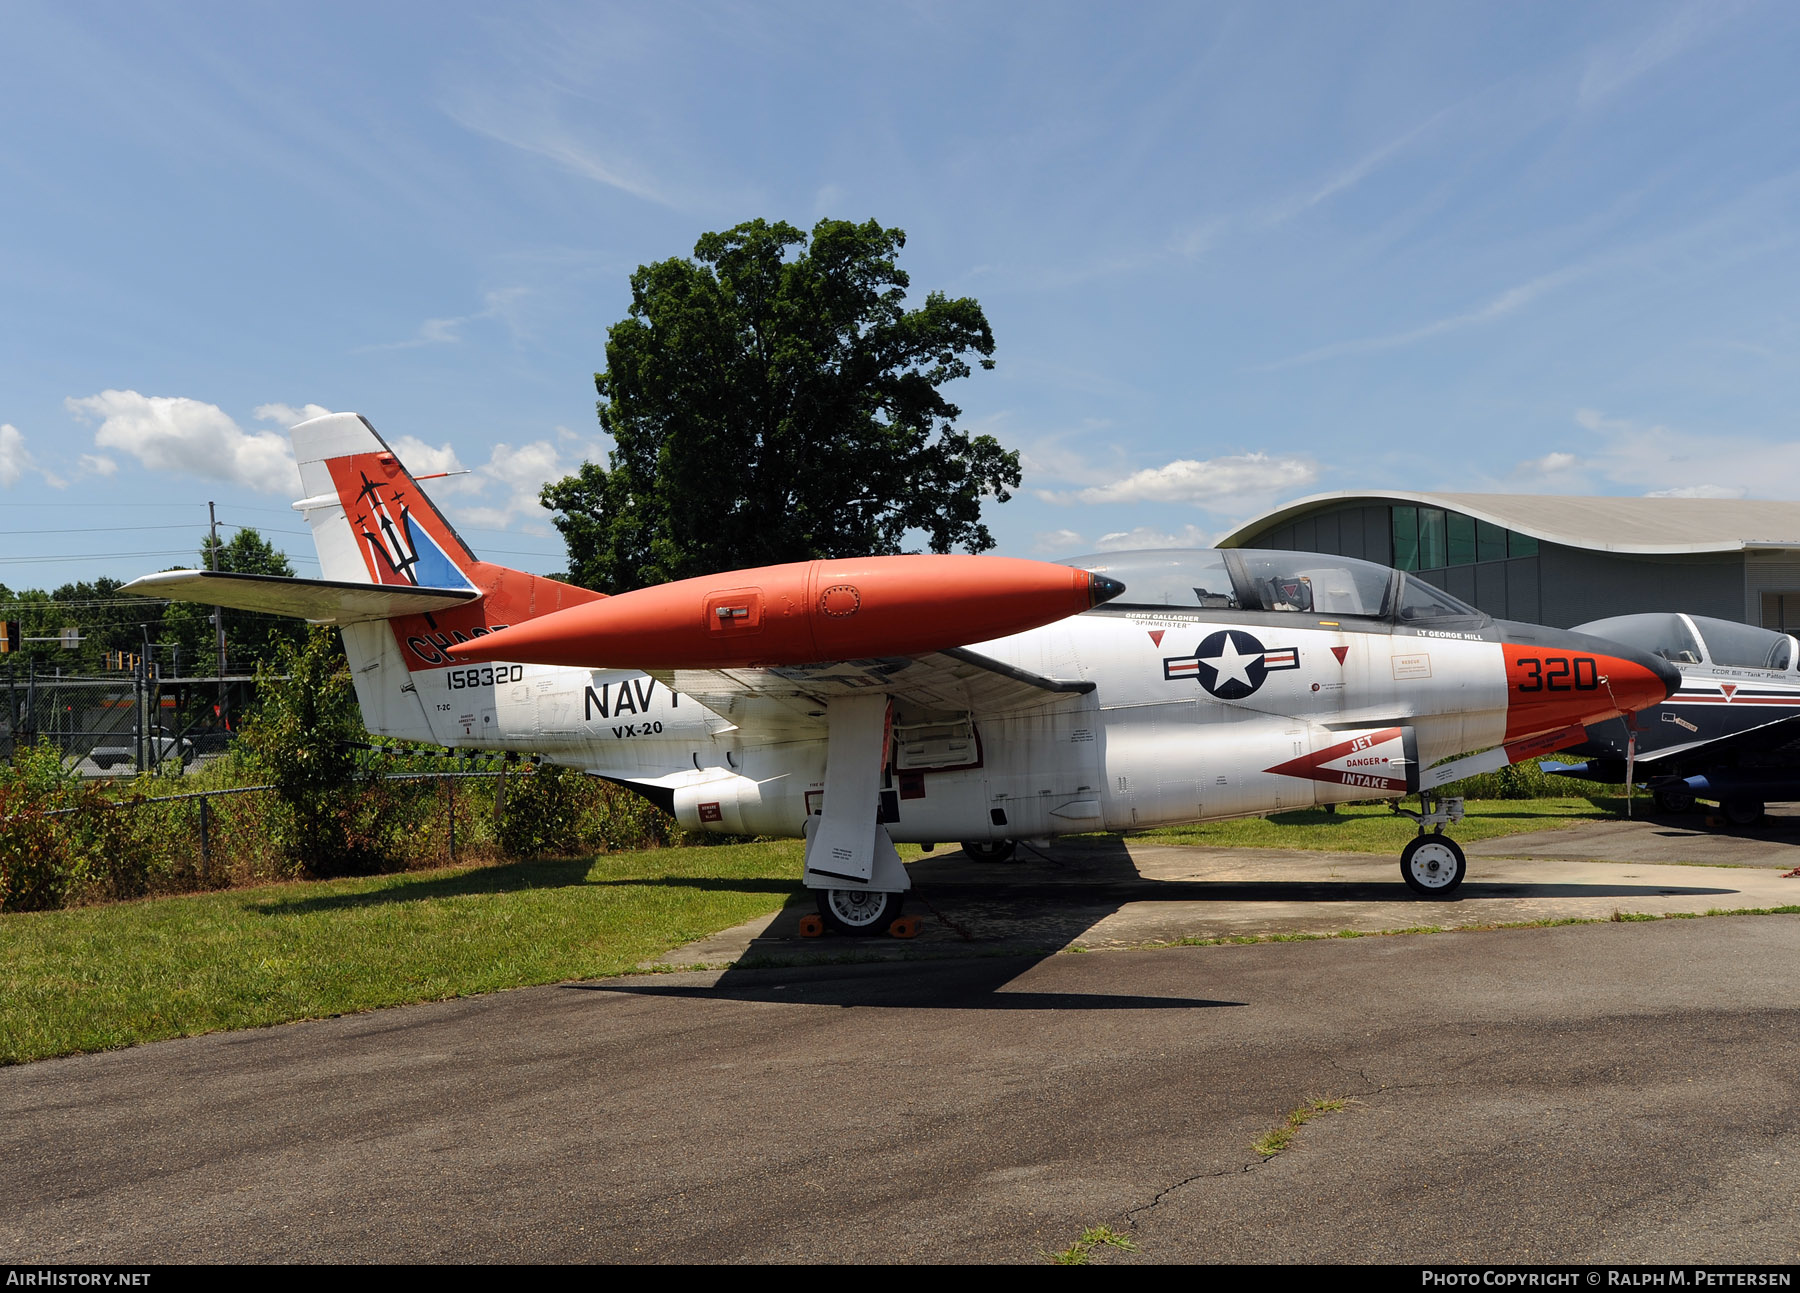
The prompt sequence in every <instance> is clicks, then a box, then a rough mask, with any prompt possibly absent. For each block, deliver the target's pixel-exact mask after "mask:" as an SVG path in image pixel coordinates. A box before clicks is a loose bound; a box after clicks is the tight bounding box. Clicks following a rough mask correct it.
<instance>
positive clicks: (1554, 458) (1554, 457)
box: [1513, 453, 1582, 485]
mask: <svg viewBox="0 0 1800 1293" xmlns="http://www.w3.org/2000/svg"><path fill="white" fill-rule="evenodd" d="M1581 469H1582V462H1581V459H1579V458H1577V457H1576V456H1575V455H1574V454H1572V453H1547V454H1545V455H1544V456H1543V457H1542V458H1533V459H1531V460H1530V461H1529V462H1522V463H1520V464H1519V465H1518V466H1517V467H1516V468H1515V469H1514V470H1513V476H1514V478H1515V479H1517V480H1520V481H1522V482H1524V483H1526V484H1537V485H1553V484H1556V483H1559V482H1563V483H1566V481H1567V478H1568V477H1569V476H1570V475H1571V474H1572V473H1574V472H1577V471H1580V470H1581Z"/></svg>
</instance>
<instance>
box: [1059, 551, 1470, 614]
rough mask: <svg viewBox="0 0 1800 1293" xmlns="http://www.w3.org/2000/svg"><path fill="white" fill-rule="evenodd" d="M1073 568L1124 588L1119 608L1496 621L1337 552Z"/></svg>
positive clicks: (1141, 557)
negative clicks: (1335, 554) (1100, 576)
mask: <svg viewBox="0 0 1800 1293" xmlns="http://www.w3.org/2000/svg"><path fill="white" fill-rule="evenodd" d="M1065 564H1067V565H1071V566H1075V567H1078V568H1080V569H1082V570H1092V571H1094V572H1095V573H1096V574H1104V575H1106V576H1107V577H1108V578H1109V579H1117V580H1118V581H1120V582H1121V583H1123V584H1124V585H1125V589H1126V591H1125V594H1124V595H1123V596H1122V597H1120V598H1119V600H1118V601H1116V602H1114V603H1112V606H1113V607H1115V608H1118V607H1128V606H1176V607H1184V608H1189V609H1199V610H1209V611H1225V610H1244V611H1294V612H1298V613H1301V614H1306V615H1353V616H1357V617H1360V618H1366V619H1385V620H1389V621H1392V622H1395V623H1401V624H1415V623H1419V622H1422V621H1427V620H1433V621H1435V620H1450V619H1454V620H1462V621H1475V622H1485V621H1486V620H1487V619H1488V616H1487V615H1486V614H1485V613H1484V612H1482V611H1478V610H1476V609H1475V608H1474V607H1472V606H1468V605H1465V604H1464V603H1462V602H1460V601H1458V600H1457V599H1456V598H1454V597H1452V596H1450V594H1448V593H1446V592H1443V591H1441V590H1439V589H1437V588H1434V587H1432V586H1431V585H1430V584H1428V583H1426V582H1425V581H1423V580H1422V579H1418V578H1415V577H1414V576H1412V575H1408V574H1402V573H1401V572H1399V571H1397V570H1391V569H1389V568H1388V567H1387V566H1380V565H1376V564H1375V563H1374V562H1372V561H1359V560H1357V559H1356V558H1355V557H1339V556H1334V555H1331V554H1329V553H1319V552H1278V551H1263V550H1258V549H1251V548H1232V549H1202V550H1188V549H1173V548H1163V549H1148V550H1143V551H1137V552H1100V553H1094V554H1092V555H1090V556H1085V557H1074V558H1071V559H1070V560H1069V561H1067V562H1066V563H1065Z"/></svg>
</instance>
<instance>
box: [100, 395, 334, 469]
mask: <svg viewBox="0 0 1800 1293" xmlns="http://www.w3.org/2000/svg"><path fill="white" fill-rule="evenodd" d="M64 403H65V404H66V405H67V406H68V408H69V411H70V412H72V413H75V414H77V415H78V416H84V417H90V418H95V419H98V420H99V422H100V426H99V428H98V429H97V430H96V431H95V432H94V444H95V445H96V446H97V447H99V448H102V449H117V450H119V451H120V452H122V453H128V454H130V455H131V456H132V457H134V458H136V459H137V460H138V461H139V462H140V463H142V464H143V465H144V466H146V467H149V468H151V469H152V470H155V471H173V472H183V473H187V474H189V475H194V476H203V477H208V478H211V479H214V480H228V481H232V482H234V483H236V484H239V485H247V486H248V487H249V488H251V489H254V490H258V491H261V492H262V493H292V492H293V491H295V490H298V489H299V487H300V473H299V472H298V471H297V470H296V469H295V467H294V455H293V451H292V450H291V449H290V448H289V446H288V440H287V437H286V436H284V435H280V434H278V433H276V432H274V431H258V432H255V433H254V434H252V433H250V432H247V431H245V430H244V429H243V428H242V427H240V426H239V425H238V424H237V423H236V422H234V421H233V420H232V419H231V417H230V415H229V414H227V413H226V412H225V411H224V410H223V409H221V408H220V407H219V406H218V405H216V404H206V403H202V402H201V401H199V400H190V399H185V398H182V397H179V396H173V397H171V396H160V395H140V394H138V392H136V391H102V392H100V394H98V395H89V396H85V397H83V398H80V399H76V398H73V397H71V398H70V399H68V400H65V401H64ZM264 407H269V406H267V405H265V406H264Z"/></svg>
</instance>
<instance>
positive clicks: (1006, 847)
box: [962, 840, 1018, 862]
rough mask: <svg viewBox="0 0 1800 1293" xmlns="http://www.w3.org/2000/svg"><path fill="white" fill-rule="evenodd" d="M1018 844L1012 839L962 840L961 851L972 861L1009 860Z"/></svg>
mask: <svg viewBox="0 0 1800 1293" xmlns="http://www.w3.org/2000/svg"><path fill="white" fill-rule="evenodd" d="M1017 848H1018V844H1017V843H1016V842H1015V841H1013V840H964V841H963V842H962V851H963V852H964V853H965V854H967V855H968V857H969V859H970V860H971V861H974V862H1010V861H1011V860H1012V855H1013V853H1014V851H1015V850H1017Z"/></svg>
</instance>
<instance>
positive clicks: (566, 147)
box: [444, 93, 676, 207]
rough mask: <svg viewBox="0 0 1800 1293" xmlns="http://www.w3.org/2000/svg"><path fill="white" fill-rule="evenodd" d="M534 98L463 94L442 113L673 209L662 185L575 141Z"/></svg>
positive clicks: (610, 153)
mask: <svg viewBox="0 0 1800 1293" xmlns="http://www.w3.org/2000/svg"><path fill="white" fill-rule="evenodd" d="M534 97H535V98H536V101H535V102H531V103H507V102H504V101H502V100H500V99H498V98H494V97H491V96H477V95H475V94H472V93H465V94H464V95H463V96H462V97H461V98H460V100H459V101H458V102H455V103H447V104H445V105H444V112H445V113H446V114H447V115H448V116H449V117H450V119H451V120H452V121H454V122H456V124H457V125H459V126H461V127H463V128H464V129H465V130H471V131H473V132H475V133H476V134H478V135H483V136H485V137H487V138H488V139H492V140H494V141H495V142H497V143H502V144H506V145H508V146H509V147H512V148H517V149H519V150H520V151H522V152H527V153H531V154H533V155H535V156H538V157H542V158H544V159H545V160H546V161H549V162H551V163H553V164H555V165H557V166H560V167H562V168H563V169H565V170H569V171H573V172H574V173H575V174H577V175H581V176H585V177H586V178H588V179H590V180H594V181H597V182H598V183H601V184H605V185H607V186H608V187H610V188H615V189H618V190H619V191H620V192H621V193H629V194H630V195H631V196H632V197H635V198H642V199H643V200H644V201H646V202H654V203H657V204H658V205H660V206H671V207H672V206H675V205H676V203H675V202H674V201H673V200H672V199H671V198H670V197H669V196H668V195H667V193H665V191H664V189H663V186H662V185H661V184H660V183H658V182H657V180H656V179H655V178H654V177H652V176H650V175H648V174H647V173H645V171H644V170H643V169H642V168H641V167H639V166H638V165H637V164H636V163H634V162H633V161H631V160H630V159H629V158H626V157H623V156H621V155H620V154H619V152H618V151H617V149H608V148H606V147H605V146H604V144H602V143H601V141H599V140H598V139H594V138H580V137H578V135H577V132H576V130H575V129H572V128H571V127H569V126H567V125H565V124H563V122H562V121H561V120H560V119H559V118H558V116H557V114H556V111H555V109H554V108H553V107H552V106H551V104H550V103H549V101H548V100H547V99H546V98H544V97H543V96H541V95H539V96H534Z"/></svg>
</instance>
